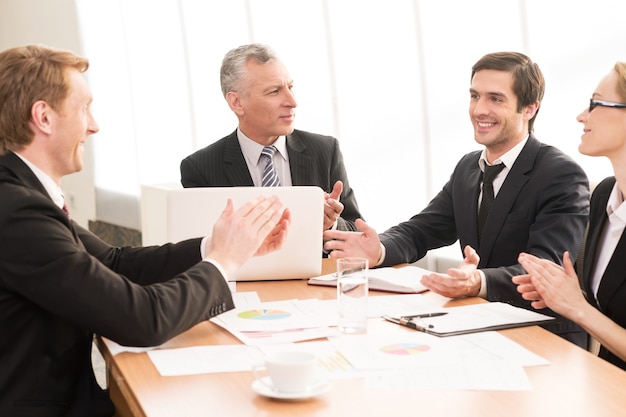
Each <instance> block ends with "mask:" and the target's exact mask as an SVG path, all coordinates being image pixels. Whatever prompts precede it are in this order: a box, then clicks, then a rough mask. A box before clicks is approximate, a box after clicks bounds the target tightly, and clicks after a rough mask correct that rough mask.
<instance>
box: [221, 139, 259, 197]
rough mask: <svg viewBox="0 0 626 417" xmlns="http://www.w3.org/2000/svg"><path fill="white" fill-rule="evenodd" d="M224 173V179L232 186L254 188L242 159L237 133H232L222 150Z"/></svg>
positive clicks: (246, 165)
mask: <svg viewBox="0 0 626 417" xmlns="http://www.w3.org/2000/svg"><path fill="white" fill-rule="evenodd" d="M224 172H225V175H226V179H227V180H228V182H229V183H230V185H232V186H238V185H241V186H249V187H252V186H254V182H253V181H252V176H251V175H250V170H249V169H248V164H246V160H245V159H244V157H243V152H242V151H241V146H239V140H237V131H236V130H235V132H233V133H232V134H231V135H230V136H229V137H228V140H227V141H226V147H225V148H224Z"/></svg>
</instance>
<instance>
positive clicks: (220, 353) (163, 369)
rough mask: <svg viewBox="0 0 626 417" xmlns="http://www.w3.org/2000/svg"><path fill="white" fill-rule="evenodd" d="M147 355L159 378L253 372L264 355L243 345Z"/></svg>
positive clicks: (178, 350)
mask: <svg viewBox="0 0 626 417" xmlns="http://www.w3.org/2000/svg"><path fill="white" fill-rule="evenodd" d="M148 356H149V357H150V360H151V361H152V363H153V364H154V366H155V367H156V368H157V370H158V371H159V374H161V375H162V376H174V375H195V374H206V373H213V372H238V371H252V367H253V366H261V365H262V364H263V353H262V352H261V351H260V350H259V349H256V348H254V347H251V346H245V345H217V346H194V347H188V348H180V349H156V350H151V351H149V352H148Z"/></svg>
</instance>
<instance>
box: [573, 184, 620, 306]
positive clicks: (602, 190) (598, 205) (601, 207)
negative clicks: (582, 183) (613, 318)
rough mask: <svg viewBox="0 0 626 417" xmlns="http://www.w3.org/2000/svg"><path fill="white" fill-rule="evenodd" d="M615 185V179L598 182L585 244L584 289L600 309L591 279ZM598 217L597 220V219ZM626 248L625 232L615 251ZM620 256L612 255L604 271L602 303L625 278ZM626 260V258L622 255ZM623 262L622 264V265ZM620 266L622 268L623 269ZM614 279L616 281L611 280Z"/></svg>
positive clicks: (599, 291)
mask: <svg viewBox="0 0 626 417" xmlns="http://www.w3.org/2000/svg"><path fill="white" fill-rule="evenodd" d="M614 185H615V179H614V178H613V179H612V180H605V181H603V182H602V183H600V184H598V186H597V187H596V190H595V191H594V193H593V197H592V204H591V212H590V214H589V219H590V224H589V231H588V232H587V233H588V235H587V242H586V245H585V248H586V250H587V251H586V253H585V258H584V259H585V260H584V264H583V285H584V290H585V292H586V293H587V294H588V297H587V298H588V300H589V302H590V303H592V304H593V305H594V306H596V307H597V308H599V309H600V306H598V305H597V303H596V297H594V296H593V292H592V290H591V281H592V279H593V271H594V270H595V265H596V259H597V253H598V249H599V246H600V239H601V237H602V231H603V230H604V228H605V226H606V223H607V221H608V216H607V214H606V205H607V203H608V201H609V196H610V195H611V191H612V190H613V186H614ZM596 219H597V220H596ZM624 250H626V238H625V237H624V233H622V236H621V237H620V240H619V242H618V244H617V247H616V248H615V253H624V252H620V251H624ZM615 258H619V257H612V258H611V260H610V261H609V264H608V265H607V267H606V270H605V271H604V275H603V277H602V281H601V283H600V288H598V300H600V303H601V304H602V305H605V306H606V305H607V303H608V301H609V298H610V296H611V292H612V291H613V290H614V288H616V287H617V286H618V285H619V284H620V283H621V282H623V280H624V271H625V270H624V269H623V268H624V263H623V262H622V261H620V260H619V259H615ZM622 258H623V260H624V261H625V262H626V258H624V257H622ZM620 264H621V266H620ZM619 268H622V269H621V270H620V269H619ZM605 277H611V278H610V279H605ZM613 277H621V278H620V279H614V278H613ZM611 280H613V281H614V282H610V281H611Z"/></svg>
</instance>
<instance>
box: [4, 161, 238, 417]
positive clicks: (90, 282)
mask: <svg viewBox="0 0 626 417" xmlns="http://www.w3.org/2000/svg"><path fill="white" fill-rule="evenodd" d="M0 201H2V203H1V204H0V312H1V313H0V334H1V335H2V342H1V343H0V364H1V365H0V366H1V371H0V415H2V416H11V417H19V416H31V417H32V416H46V417H47V416H63V417H68V416H76V417H85V416H110V415H112V414H113V404H112V403H111V401H110V400H109V398H108V395H107V393H106V392H104V391H102V390H101V389H100V387H99V386H98V385H97V383H96V380H95V378H94V374H93V369H92V367H91V346H92V338H93V334H94V333H97V334H99V335H102V336H106V337H107V338H110V339H112V340H114V341H116V342H118V343H120V344H123V345H131V346H151V345H158V344H161V343H163V342H165V341H166V340H168V339H169V338H171V337H173V336H175V335H177V334H179V333H181V332H182V331H184V330H186V329H188V328H190V327H192V326H193V325H195V324H196V323H198V322H200V321H203V320H207V319H209V318H211V317H212V316H215V315H216V314H219V313H221V312H223V311H226V310H228V309H231V308H233V307H234V305H233V301H232V297H231V293H230V291H229V288H228V285H227V284H226V282H225V280H224V279H223V277H222V275H221V274H220V272H219V271H218V269H217V268H216V267H215V266H214V265H212V264H210V263H207V262H200V260H201V259H200V239H193V240H188V241H185V242H181V243H179V244H174V245H172V244H169V245H165V246H162V247H149V248H131V247H123V248H115V247H111V246H109V245H108V244H106V243H104V242H103V241H101V240H100V239H98V238H97V237H96V236H95V235H93V234H91V233H90V232H89V231H87V230H85V229H83V228H82V227H80V226H79V225H78V224H76V223H74V222H72V221H70V220H69V219H68V217H67V216H66V215H65V213H64V212H63V211H62V210H61V209H59V208H58V207H57V206H56V205H55V204H54V203H53V202H52V200H51V199H50V196H49V195H48V194H47V192H46V191H45V189H44V187H43V185H42V184H41V183H40V182H39V180H38V179H37V177H36V176H35V175H34V174H33V172H32V171H31V170H30V169H29V168H28V167H27V166H26V165H25V164H24V163H23V161H22V160H21V159H20V158H19V157H17V156H16V155H15V154H13V153H8V154H6V155H4V156H0ZM174 277H176V278H177V279H171V278H174Z"/></svg>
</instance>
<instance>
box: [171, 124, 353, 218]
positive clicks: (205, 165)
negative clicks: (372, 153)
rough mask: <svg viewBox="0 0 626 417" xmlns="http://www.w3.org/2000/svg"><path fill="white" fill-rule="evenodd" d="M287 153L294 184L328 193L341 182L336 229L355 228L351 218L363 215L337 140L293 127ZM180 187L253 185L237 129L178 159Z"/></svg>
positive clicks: (288, 140) (289, 136) (288, 138)
mask: <svg viewBox="0 0 626 417" xmlns="http://www.w3.org/2000/svg"><path fill="white" fill-rule="evenodd" d="M287 153H288V154H289V166H290V167H291V183H292V184H293V185H316V186H318V187H320V188H321V189H322V190H324V191H325V192H327V193H329V192H330V191H331V190H332V188H333V185H335V182H337V181H341V182H343V192H342V193H341V197H340V201H341V203H343V206H344V210H343V213H342V214H341V217H340V218H339V219H338V223H337V228H338V229H339V230H356V226H355V225H354V221H355V220H356V219H358V218H362V217H361V214H360V213H359V207H358V205H357V202H356V197H355V196H354V191H353V190H352V188H350V183H349V182H348V175H347V173H346V168H345V167H344V164H343V155H342V154H341V150H340V149H339V141H337V139H335V138H333V137H331V136H322V135H317V134H314V133H309V132H304V131H302V130H294V131H293V133H292V134H291V135H287ZM180 174H181V183H182V184H183V187H186V188H187V187H245V186H249V187H251V186H253V185H254V183H253V182H252V177H251V176H250V171H249V170H248V165H246V160H245V159H244V156H243V153H242V151H241V147H240V146H239V141H238V140H237V131H236V130H235V131H234V132H233V133H231V134H230V135H228V136H226V137H224V138H222V139H220V140H219V141H217V142H215V143H212V144H211V145H209V146H207V147H205V148H203V149H200V150H198V151H196V152H194V153H193V154H191V155H189V156H188V157H186V158H185V159H183V160H182V161H181V163H180Z"/></svg>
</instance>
